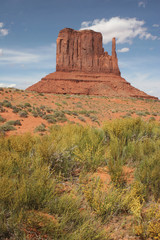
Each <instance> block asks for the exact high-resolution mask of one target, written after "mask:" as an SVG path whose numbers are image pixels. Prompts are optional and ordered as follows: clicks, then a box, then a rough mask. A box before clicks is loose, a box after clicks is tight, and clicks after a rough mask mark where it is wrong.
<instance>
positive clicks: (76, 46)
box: [56, 28, 120, 75]
mask: <svg viewBox="0 0 160 240" xmlns="http://www.w3.org/2000/svg"><path fill="white" fill-rule="evenodd" d="M112 44H113V45H112V56H109V55H108V53H107V52H104V48H103V46H102V34H101V33H98V32H94V31H92V30H82V31H75V30H73V29H71V28H65V29H63V30H61V31H60V32H59V35H58V38H57V56H56V58H57V59H56V71H65V72H70V71H77V72H85V73H90V72H92V73H99V72H101V73H114V74H116V75H120V71H119V67H118V59H117V54H116V41H115V38H114V39H113V41H112Z"/></svg>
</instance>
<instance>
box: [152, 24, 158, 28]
mask: <svg viewBox="0 0 160 240" xmlns="http://www.w3.org/2000/svg"><path fill="white" fill-rule="evenodd" d="M152 26H153V27H160V25H159V24H153V25H152Z"/></svg>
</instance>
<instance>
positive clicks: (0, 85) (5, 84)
mask: <svg viewBox="0 0 160 240" xmlns="http://www.w3.org/2000/svg"><path fill="white" fill-rule="evenodd" d="M0 87H7V88H13V87H16V84H15V83H12V84H7V83H0Z"/></svg>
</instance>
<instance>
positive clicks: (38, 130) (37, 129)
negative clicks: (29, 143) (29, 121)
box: [34, 123, 46, 132]
mask: <svg viewBox="0 0 160 240" xmlns="http://www.w3.org/2000/svg"><path fill="white" fill-rule="evenodd" d="M34 131H35V132H45V131H46V125H45V124H43V123H41V124H40V125H39V126H37V127H36V128H35V130H34Z"/></svg>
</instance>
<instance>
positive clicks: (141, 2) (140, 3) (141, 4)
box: [138, 1, 146, 8]
mask: <svg viewBox="0 0 160 240" xmlns="http://www.w3.org/2000/svg"><path fill="white" fill-rule="evenodd" d="M138 6H139V7H143V8H145V7H146V4H145V2H144V1H140V2H139V3H138Z"/></svg>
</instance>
